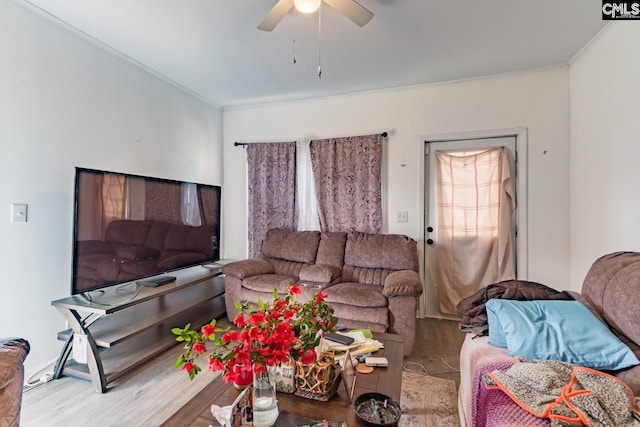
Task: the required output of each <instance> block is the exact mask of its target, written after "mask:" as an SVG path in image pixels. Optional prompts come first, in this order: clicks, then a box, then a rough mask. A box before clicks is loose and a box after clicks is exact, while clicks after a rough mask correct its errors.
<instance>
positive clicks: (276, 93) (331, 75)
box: [16, 0, 606, 107]
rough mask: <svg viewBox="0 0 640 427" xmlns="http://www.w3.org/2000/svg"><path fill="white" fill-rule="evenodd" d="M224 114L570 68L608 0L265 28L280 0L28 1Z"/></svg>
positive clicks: (408, 8) (461, 5)
mask: <svg viewBox="0 0 640 427" xmlns="http://www.w3.org/2000/svg"><path fill="white" fill-rule="evenodd" d="M16 1H18V2H19V3H23V4H28V5H30V6H31V7H36V8H38V9H41V10H42V11H45V12H46V13H47V14H50V15H51V16H53V17H55V18H56V19H59V20H60V21H63V22H64V23H66V24H68V25H70V26H71V27H74V28H75V29H77V30H79V31H80V32H82V33H84V34H86V35H88V36H90V37H91V38H93V39H95V40H97V41H99V42H101V43H104V44H105V45H107V46H109V47H110V48H112V49H115V50H116V51H118V52H120V53H121V54H123V55H125V56H126V57H129V58H131V59H132V60H134V61H136V62H138V63H140V64H142V65H144V66H145V67H148V68H149V69H151V70H153V71H154V72H156V73H157V74H159V75H161V76H163V77H165V78H167V79H169V80H171V81H174V82H176V83H178V84H179V85H181V86H182V87H184V88H186V89H188V90H189V91H191V92H193V93H195V94H197V95H198V96H200V97H202V98H203V99H205V100H207V101H208V102H210V103H212V104H214V105H218V106H221V107H229V106H238V105H248V104H254V103H263V102H271V101H280V100H289V99H300V98H310V97H320V96H327V95H335V94H343V93H352V92H358V91H365V90H375V89H383V88H391V87H401V86H407V85H415V84H423V83H435V82H442V81H451V80H458V79H467V78H474V77H480V76H487V75H494V74H501V73H506V72H512V71H520V70H527V69H532V68H537V67H545V66H552V65H557V64H566V63H568V62H569V61H570V60H571V58H572V57H573V56H574V55H575V54H576V53H578V52H579V51H580V49H581V48H582V47H583V46H584V45H585V44H587V43H588V42H589V40H591V39H592V38H593V37H594V36H595V35H596V34H597V33H598V32H599V31H600V30H601V29H602V28H603V27H604V25H605V22H606V21H602V20H601V2H600V0H456V1H447V0H440V1H434V0H360V1H359V2H360V4H362V5H363V6H365V7H366V8H368V9H369V10H371V11H372V12H373V13H374V14H375V16H374V18H373V19H372V20H371V22H369V23H368V24H367V25H366V26H364V27H362V28H360V27H358V26H357V25H355V24H354V23H352V22H351V21H349V20H348V19H346V18H345V17H344V16H342V15H340V14H339V13H338V12H337V11H335V10H334V9H332V8H331V7H329V6H327V5H323V7H322V26H321V39H320V40H321V43H320V47H321V64H322V77H321V78H318V76H317V67H318V18H317V15H314V16H311V17H307V16H303V15H301V14H297V17H296V20H295V33H296V35H295V39H296V43H295V46H296V48H295V50H296V57H297V63H296V64H295V65H294V64H293V61H292V58H293V34H294V26H293V19H292V14H291V13H290V14H289V15H287V16H285V18H284V19H283V20H282V21H281V22H280V24H279V25H278V26H277V27H276V29H275V30H274V31H273V32H263V31H260V30H258V29H256V26H257V25H258V24H259V23H260V21H261V20H262V18H263V16H264V15H265V14H266V13H267V12H268V11H269V10H270V9H271V7H273V5H274V4H275V3H276V0H89V1H88V0H28V1H27V0H16Z"/></svg>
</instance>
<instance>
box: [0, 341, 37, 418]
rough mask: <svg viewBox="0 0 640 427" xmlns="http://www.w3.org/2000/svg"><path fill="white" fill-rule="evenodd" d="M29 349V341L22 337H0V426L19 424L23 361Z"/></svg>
mask: <svg viewBox="0 0 640 427" xmlns="http://www.w3.org/2000/svg"><path fill="white" fill-rule="evenodd" d="M29 349H30V347H29V342H27V341H26V340H24V339H21V338H2V339H0V426H18V425H20V407H21V406H22V386H23V384H24V365H23V363H24V359H25V358H26V357H27V354H29Z"/></svg>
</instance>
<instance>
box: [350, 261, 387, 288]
mask: <svg viewBox="0 0 640 427" xmlns="http://www.w3.org/2000/svg"><path fill="white" fill-rule="evenodd" d="M391 273H393V270H387V269H382V268H364V267H355V266H353V265H345V266H344V267H343V268H342V277H341V279H340V280H341V281H342V282H354V283H361V284H366V285H374V286H382V285H384V281H385V280H386V278H387V276H388V275H389V274H391Z"/></svg>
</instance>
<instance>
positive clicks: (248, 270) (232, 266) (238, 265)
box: [222, 258, 275, 280]
mask: <svg viewBox="0 0 640 427" xmlns="http://www.w3.org/2000/svg"><path fill="white" fill-rule="evenodd" d="M274 272H275V270H274V269H273V265H272V264H271V263H270V262H269V261H266V260H264V259H258V258H253V259H243V260H241V261H235V262H232V263H229V264H225V265H224V266H223V267H222V273H223V274H225V275H227V276H233V277H237V278H238V279H240V280H243V279H244V278H246V277H251V276H258V275H260V274H273V273H274Z"/></svg>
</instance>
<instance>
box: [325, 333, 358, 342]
mask: <svg viewBox="0 0 640 427" xmlns="http://www.w3.org/2000/svg"><path fill="white" fill-rule="evenodd" d="M324 337H325V338H326V339H328V340H329V341H333V342H337V343H338V344H342V345H349V344H351V343H352V342H353V338H351V337H349V336H347V335H342V334H334V333H332V332H328V333H327V334H326V335H325V336H324Z"/></svg>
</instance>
